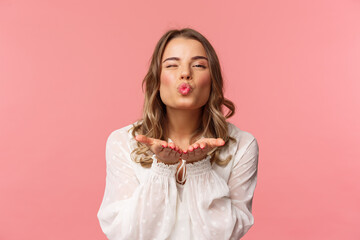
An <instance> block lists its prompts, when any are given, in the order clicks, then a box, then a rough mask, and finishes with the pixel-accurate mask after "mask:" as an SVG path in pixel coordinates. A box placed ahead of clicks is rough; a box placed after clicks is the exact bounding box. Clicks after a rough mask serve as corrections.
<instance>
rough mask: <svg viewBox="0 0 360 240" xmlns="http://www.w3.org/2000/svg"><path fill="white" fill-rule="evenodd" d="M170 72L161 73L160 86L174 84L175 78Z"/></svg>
mask: <svg viewBox="0 0 360 240" xmlns="http://www.w3.org/2000/svg"><path fill="white" fill-rule="evenodd" d="M172 78H173V77H172V76H171V75H170V74H166V73H161V75H160V88H164V87H169V86H171V85H172V84H173V82H174V80H173V79H172Z"/></svg>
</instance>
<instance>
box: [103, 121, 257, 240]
mask: <svg viewBox="0 0 360 240" xmlns="http://www.w3.org/2000/svg"><path fill="white" fill-rule="evenodd" d="M131 127H132V125H131V124H130V125H128V126H125V127H123V128H120V129H117V130H115V131H113V132H111V133H110V135H109V136H108V139H107V142H106V186H105V193H104V197H103V200H102V203H101V206H100V209H99V211H98V213H97V217H98V219H99V223H100V226H101V228H102V231H103V232H104V233H105V235H106V236H107V237H108V239H109V240H120V239H158V240H160V239H171V240H173V239H206V240H209V239H234V240H235V239H236V240H237V239H240V238H241V237H242V236H244V235H245V233H247V232H248V230H249V229H250V228H251V226H252V225H253V224H254V217H253V215H252V200H253V195H254V190H255V187H256V182H257V167H258V154H259V148H258V143H257V140H256V138H255V137H254V136H253V135H252V134H251V133H249V132H245V131H243V130H240V129H239V128H237V127H236V126H235V125H233V124H232V123H228V129H229V134H230V136H232V137H234V138H235V139H236V141H237V142H236V143H235V142H232V141H230V142H229V143H230V144H229V146H228V147H226V148H225V147H224V148H223V149H221V151H220V158H221V159H226V158H227V156H228V155H232V159H231V160H230V162H229V163H228V164H227V165H226V166H219V165H217V164H216V163H213V164H211V163H210V159H209V158H208V157H207V158H205V159H203V160H201V161H198V162H195V163H192V164H186V174H187V177H186V183H185V184H184V185H181V184H178V183H177V182H176V180H175V172H176V168H177V164H175V165H166V164H164V163H161V162H157V161H156V158H154V161H153V163H152V165H151V168H144V167H142V166H141V165H140V164H139V163H136V162H134V161H133V160H132V159H131V158H130V153H131V151H132V149H134V148H135V146H136V140H135V139H134V138H133V137H132V135H131V131H129V132H128V130H129V129H130V128H131ZM170 141H171V139H169V142H170Z"/></svg>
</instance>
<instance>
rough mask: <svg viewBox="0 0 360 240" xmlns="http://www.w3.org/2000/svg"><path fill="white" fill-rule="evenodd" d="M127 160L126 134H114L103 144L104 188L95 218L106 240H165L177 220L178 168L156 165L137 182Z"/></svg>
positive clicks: (155, 163)
mask: <svg viewBox="0 0 360 240" xmlns="http://www.w3.org/2000/svg"><path fill="white" fill-rule="evenodd" d="M134 165H135V163H134V162H131V159H130V147H129V136H128V135H127V132H125V131H124V132H121V131H119V130H117V131H114V132H112V133H111V134H110V136H109V137H108V140H107V142H106V186H105V193H104V197H103V200H102V203H101V206H100V209H99V211H98V214H97V217H98V219H99V223H100V226H101V228H102V230H103V232H104V233H105V235H106V236H107V237H108V239H109V240H120V239H153V238H156V239H158V238H159V239H165V238H167V237H168V236H169V235H170V234H171V229H172V228H173V225H174V224H175V219H176V201H177V187H176V182H175V178H174V174H175V171H176V167H177V165H166V164H163V163H158V162H157V161H156V158H154V161H153V164H152V166H151V169H149V171H148V173H149V174H148V175H147V176H146V178H145V179H144V180H142V181H141V182H139V180H138V178H137V177H136V175H135V171H134V167H135V166H134Z"/></svg>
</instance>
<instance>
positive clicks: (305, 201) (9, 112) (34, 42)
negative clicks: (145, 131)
mask: <svg viewBox="0 0 360 240" xmlns="http://www.w3.org/2000/svg"><path fill="white" fill-rule="evenodd" d="M359 26H360V2H359V1H355V0H333V1H329V0H323V1H320V0H316V1H313V0H305V1H304V0H297V1H288V0H276V1H265V0H256V1H225V2H224V3H220V1H180V2H174V1H173V2H171V1H170V2H169V1H156V2H155V1H141V2H139V1H132V2H130V1H128V2H125V1H106V2H105V1H100V0H98V1H45V0H42V1H40V0H35V1H11V0H1V1H0V111H1V112H0V113H1V118H0V134H1V135H0V160H1V167H0V191H1V193H0V239H4V240H5V239H6V240H15V239H16V240H18V239H31V240H32V239H52V240H58V239H59V240H60V239H61V240H63V239H86V240H88V239H100V240H101V239H106V238H105V236H104V235H103V233H102V231H101V229H100V226H99V223H98V220H97V217H96V214H97V211H98V209H99V207H100V203H101V201H102V197H103V193H104V187H105V142H106V138H107V137H108V135H109V134H110V132H112V131H113V130H115V129H118V128H120V127H123V126H125V125H128V124H130V123H132V122H133V121H135V120H136V119H137V118H138V117H140V113H141V108H142V102H143V94H142V91H141V81H142V79H143V77H144V76H145V73H146V71H147V68H148V64H149V60H150V57H151V54H152V51H153V49H154V47H155V44H156V42H157V41H158V39H159V38H160V37H161V35H162V34H163V33H165V31H167V30H168V29H170V28H182V27H192V28H194V29H196V30H198V31H199V32H201V33H202V34H204V35H205V36H206V37H207V38H208V39H209V40H210V42H211V43H212V44H213V46H214V48H215V50H216V51H217V53H218V56H219V58H220V62H221V66H222V69H223V74H224V80H225V84H226V92H225V95H226V97H228V98H229V99H231V100H232V101H234V103H235V104H236V106H237V112H236V115H235V116H234V117H233V118H231V119H230V122H232V123H234V124H235V125H237V126H238V127H239V128H240V129H243V130H245V131H248V132H250V133H252V134H253V135H254V136H255V137H256V138H257V139H258V143H259V149H260V154H259V171H258V184H257V188H256V191H255V196H254V202H253V213H254V216H255V225H254V226H253V227H252V228H251V229H250V231H249V232H248V233H247V234H246V235H245V237H244V238H243V239H246V240H255V239H256V240H258V239H277V240H282V239H284V240H288V239H292V240H297V239H299V240H303V239H327V240H332V239H336V240H338V239H360V228H359V227H358V226H359V224H360V216H359V214H360V204H359V203H360V185H359V182H360V177H359V173H358V171H359V167H360V162H359V160H360V147H359V146H358V145H359V143H360V127H359V123H360V113H359V104H360V96H359V90H360V81H359V80H360V65H359V64H360V27H359Z"/></svg>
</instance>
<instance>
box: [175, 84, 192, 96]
mask: <svg viewBox="0 0 360 240" xmlns="http://www.w3.org/2000/svg"><path fill="white" fill-rule="evenodd" d="M191 90H192V88H191V86H190V85H189V84H187V83H182V84H180V86H179V87H178V91H179V93H181V94H182V95H184V96H186V95H188V94H189V93H190V92H191Z"/></svg>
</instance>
